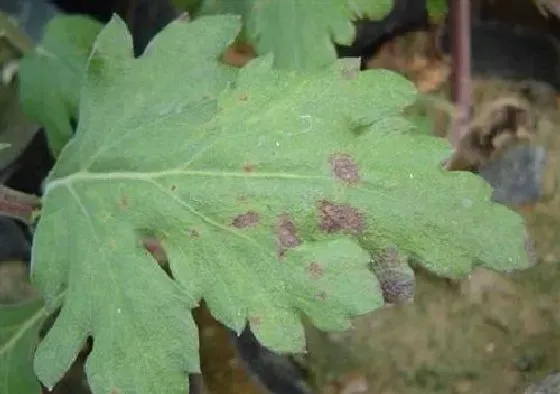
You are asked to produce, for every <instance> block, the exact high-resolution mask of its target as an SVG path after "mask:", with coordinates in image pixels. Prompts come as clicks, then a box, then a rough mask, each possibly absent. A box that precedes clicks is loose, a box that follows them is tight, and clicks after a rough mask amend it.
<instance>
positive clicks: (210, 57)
mask: <svg viewBox="0 0 560 394" xmlns="http://www.w3.org/2000/svg"><path fill="white" fill-rule="evenodd" d="M239 27H240V26H239V21H238V19H237V18H236V17H232V16H215V17H203V18H200V19H198V20H196V21H194V22H192V23H186V22H181V21H177V22H174V23H173V24H171V25H170V26H168V27H167V28H166V29H165V30H164V31H163V32H162V33H160V34H159V35H158V36H157V37H156V38H155V39H154V41H153V42H152V44H151V45H150V47H149V48H148V50H147V52H146V53H145V54H144V55H143V56H142V57H140V58H138V59H134V58H133V56H132V43H131V39H130V36H129V34H128V32H127V31H126V28H125V25H124V23H123V22H122V21H121V20H120V19H118V18H115V19H113V20H112V21H111V22H110V23H109V24H108V25H107V26H106V27H105V28H104V29H103V30H102V32H101V33H100V35H99V36H98V38H97V41H96V43H95V45H94V50H93V53H92V54H91V57H90V61H89V65H88V70H87V76H86V78H85V86H84V89H83V91H82V97H81V100H80V124H79V127H78V131H77V133H76V136H75V137H74V138H73V139H72V140H71V141H70V143H69V144H68V145H67V146H66V147H65V148H64V149H63V151H62V153H61V155H60V159H59V161H58V162H57V164H56V166H55V168H54V169H53V171H52V173H51V174H50V176H49V178H48V180H47V183H46V189H45V190H46V193H45V196H44V209H43V213H42V217H41V219H40V221H39V224H38V227H37V232H36V239H35V242H34V246H33V259H34V261H33V263H34V267H35V268H34V272H33V281H34V284H35V285H36V287H37V288H38V289H40V291H41V292H42V294H43V296H44V297H45V299H46V303H47V305H48V306H50V307H54V303H55V302H54V300H55V297H56V296H57V294H59V293H60V292H61V291H62V290H63V289H65V290H66V292H67V293H66V295H67V296H66V298H65V302H64V304H63V307H62V310H61V313H60V315H59V317H58V318H57V320H56V322H55V324H54V326H53V328H52V329H51V330H50V332H49V333H48V335H47V336H46V338H45V340H44V341H43V342H42V343H41V345H40V346H39V348H38V351H37V355H36V365H35V368H36V372H37V374H38V376H39V378H40V379H41V380H42V381H43V383H44V384H45V385H47V386H53V385H54V384H55V383H56V382H57V381H58V379H59V378H60V377H61V376H62V374H63V373H64V371H65V370H66V369H67V368H68V366H69V365H70V364H71V362H72V360H73V359H74V358H75V356H76V354H77V353H78V351H79V349H80V348H81V346H82V344H83V342H84V341H85V339H86V337H87V336H88V335H91V336H93V350H92V352H91V354H90V356H89V358H88V361H87V364H86V372H87V376H88V380H89V384H90V386H91V388H92V390H93V392H94V393H107V392H118V393H121V394H123V393H135V394H138V393H140V394H142V393H154V392H161V393H180V392H185V390H186V373H187V372H189V371H190V372H195V371H198V370H199V359H198V334H197V331H196V327H195V325H194V323H193V321H192V318H191V314H190V309H191V308H192V307H193V306H194V305H196V304H197V302H198V301H199V300H200V299H201V298H204V299H205V301H206V302H207V304H208V306H209V307H210V310H211V311H212V313H213V314H214V315H215V316H216V317H217V318H218V319H219V320H220V321H222V322H224V323H225V324H227V325H228V326H230V327H232V328H234V329H236V330H241V329H242V328H243V327H244V326H245V323H246V321H247V320H248V321H249V322H250V323H251V327H252V329H253V330H254V332H255V334H256V336H257V337H258V339H259V340H260V341H261V342H262V343H263V344H264V345H266V346H268V347H270V348H272V349H276V350H280V351H299V350H301V349H302V348H303V347H304V336H303V329H302V327H301V323H300V314H301V313H305V314H306V315H308V316H309V317H310V318H311V319H312V321H313V322H314V324H316V325H317V326H318V327H319V328H321V329H323V330H340V329H345V328H346V327H347V326H348V323H349V318H350V317H352V316H354V315H357V314H362V313H365V312H368V311H371V310H373V309H375V308H377V307H379V306H381V305H382V304H383V295H382V292H381V289H380V286H379V283H378V281H377V280H376V278H375V276H374V275H373V274H372V273H371V271H370V269H369V266H368V265H369V260H370V253H373V252H374V251H375V249H377V248H387V247H393V246H394V247H396V248H397V249H398V250H402V251H407V252H414V253H415V254H416V255H417V256H418V257H420V258H421V259H423V260H425V261H426V265H427V266H428V267H429V268H430V269H432V270H435V271H437V272H439V273H441V274H445V275H461V274H464V273H466V272H468V271H469V270H470V269H471V268H472V264H473V262H474V261H477V262H479V263H480V264H484V265H486V266H489V267H491V268H495V269H511V268H514V267H521V266H524V264H525V260H524V258H523V257H522V254H523V252H522V250H523V246H522V236H521V235H522V226H521V221H520V219H519V218H518V217H517V216H515V215H514V214H512V213H510V212H509V211H508V210H507V209H505V208H503V207H501V206H498V205H494V204H491V203H489V202H488V195H489V193H490V189H489V188H488V187H486V185H483V184H482V183H481V182H480V181H479V180H478V179H477V178H475V177H474V176H472V175H470V174H443V173H442V172H441V171H440V170H439V169H438V167H437V163H438V161H440V160H441V158H442V157H444V156H445V154H446V153H447V149H448V148H447V146H446V144H445V142H443V141H441V140H438V139H435V138H431V137H426V136H419V135H415V134H414V133H409V132H407V131H409V130H410V128H411V126H410V124H409V123H407V121H405V120H404V118H402V117H401V116H400V111H401V109H402V108H403V107H404V106H406V105H407V104H409V103H411V101H412V100H413V99H414V90H413V88H412V85H411V84H410V83H409V82H408V81H406V80H404V79H403V78H401V77H399V76H398V75H396V74H394V73H391V72H387V71H369V72H363V73H357V75H356V76H355V77H354V78H348V73H347V72H344V69H345V66H344V63H342V62H337V63H335V64H333V65H332V67H329V68H327V69H324V70H323V71H320V72H316V73H308V74H299V73H293V72H278V71H275V70H273V68H272V58H271V57H269V56H265V57H263V58H260V59H257V60H255V61H253V62H252V63H250V65H249V66H248V67H246V68H245V69H243V70H241V71H240V72H239V73H238V75H235V73H234V72H233V71H232V70H230V69H228V68H226V67H225V66H222V65H220V64H219V63H218V62H217V60H216V59H218V58H219V56H220V54H221V53H222V51H223V50H224V49H225V48H226V46H227V45H228V43H230V42H231V41H232V40H233V39H234V37H235V36H236V34H237V32H238V30H239ZM233 81H234V82H233ZM475 228H476V229H477V232H476V233H475V232H474V231H473V230H472V229H475ZM146 233H150V234H152V235H153V236H155V237H156V238H158V239H159V241H160V242H161V244H162V245H163V247H164V249H165V251H166V254H167V257H168V259H169V263H170V268H171V270H172V273H173V277H174V279H170V278H168V277H167V276H166V275H165V273H164V272H163V270H161V269H160V268H159V266H158V265H157V264H156V263H155V262H154V260H153V259H152V258H151V256H150V255H149V253H148V252H147V251H146V250H145V249H144V248H143V246H142V245H143V243H142V239H141V236H142V234H146ZM488 239H495V240H496V242H495V244H494V245H492V244H491V245H489V244H488ZM358 240H360V242H358ZM364 240H365V241H364ZM366 241H367V242H366ZM359 245H366V246H367V249H368V250H365V249H363V248H362V247H360V246H359ZM162 381H165V385H162V384H161V382H162Z"/></svg>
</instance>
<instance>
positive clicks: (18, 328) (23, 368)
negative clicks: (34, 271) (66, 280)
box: [0, 298, 46, 394]
mask: <svg viewBox="0 0 560 394" xmlns="http://www.w3.org/2000/svg"><path fill="white" fill-rule="evenodd" d="M45 318H46V313H45V309H44V308H43V307H42V301H41V300H40V299H37V298H36V299H34V300H32V301H29V302H26V303H25V304H21V305H14V306H3V305H0V387H1V390H0V391H1V392H2V393H6V394H11V393H39V392H40V391H41V386H40V385H39V382H38V381H37V377H36V376H35V374H34V373H33V354H34V352H35V347H36V346H37V342H38V341H39V330H40V329H41V327H42V325H43V323H44V321H45Z"/></svg>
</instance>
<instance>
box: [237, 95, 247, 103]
mask: <svg viewBox="0 0 560 394" xmlns="http://www.w3.org/2000/svg"><path fill="white" fill-rule="evenodd" d="M239 100H241V101H247V95H246V94H242V95H241V96H239Z"/></svg>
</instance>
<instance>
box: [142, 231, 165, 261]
mask: <svg viewBox="0 0 560 394" xmlns="http://www.w3.org/2000/svg"><path fill="white" fill-rule="evenodd" d="M142 243H143V244H144V248H145V249H146V250H147V251H148V252H149V253H150V254H151V255H152V257H153V258H154V259H155V260H156V262H157V263H158V264H160V265H163V264H165V262H166V261H167V255H166V253H165V250H164V249H163V246H162V245H161V242H160V241H159V240H158V239H157V238H155V237H147V238H144V239H143V240H142Z"/></svg>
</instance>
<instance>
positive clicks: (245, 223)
mask: <svg viewBox="0 0 560 394" xmlns="http://www.w3.org/2000/svg"><path fill="white" fill-rule="evenodd" d="M259 221H260V215H259V214H258V213H257V212H254V211H248V212H245V213H242V214H240V215H237V216H236V217H235V218H234V219H233V221H232V223H231V224H232V226H234V227H236V228H250V227H255V226H256V225H257V224H258V223H259Z"/></svg>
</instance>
